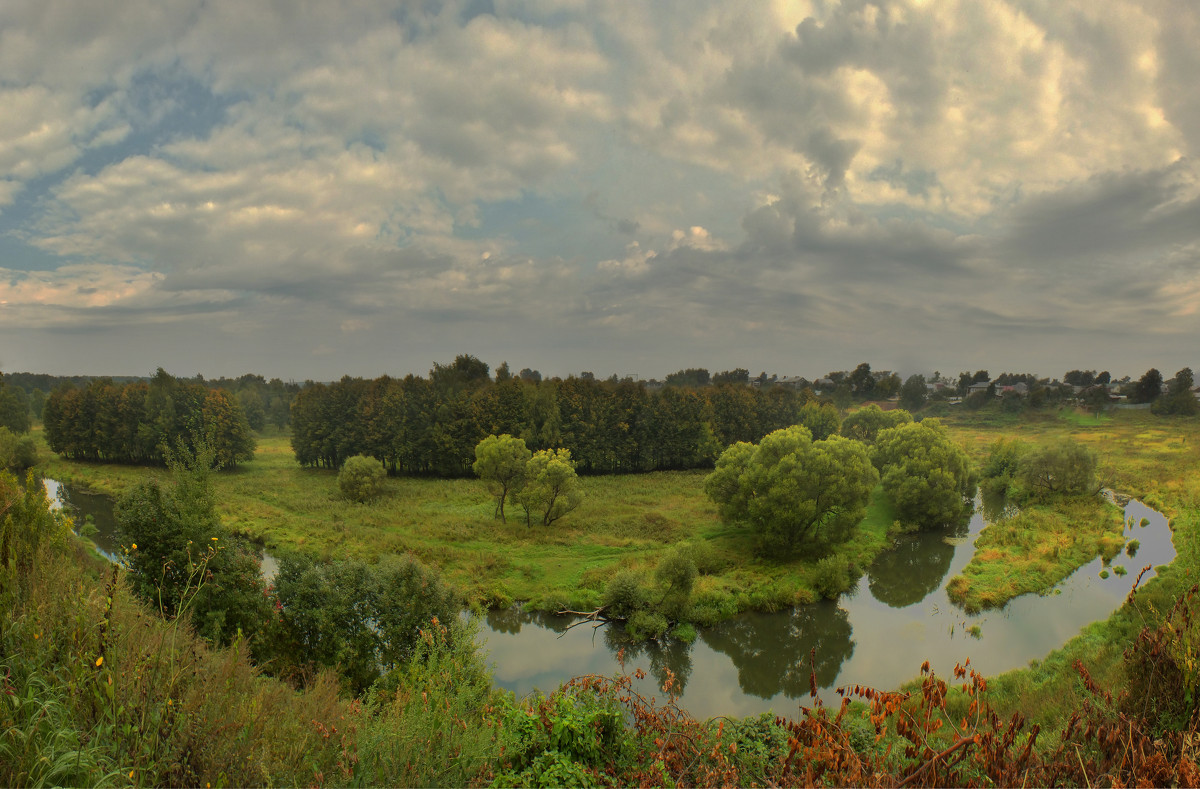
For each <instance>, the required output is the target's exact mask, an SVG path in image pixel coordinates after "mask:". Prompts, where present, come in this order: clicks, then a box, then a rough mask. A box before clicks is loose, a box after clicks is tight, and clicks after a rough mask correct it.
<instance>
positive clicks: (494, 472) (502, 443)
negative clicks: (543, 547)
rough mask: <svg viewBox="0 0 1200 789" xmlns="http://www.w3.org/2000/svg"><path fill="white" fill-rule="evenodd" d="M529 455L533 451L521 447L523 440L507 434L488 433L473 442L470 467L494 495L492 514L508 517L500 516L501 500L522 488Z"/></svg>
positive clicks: (530, 455) (502, 515)
mask: <svg viewBox="0 0 1200 789" xmlns="http://www.w3.org/2000/svg"><path fill="white" fill-rule="evenodd" d="M531 457H533V453H532V452H530V451H529V449H528V448H527V447H526V446H525V440H524V439H521V438H514V437H512V436H510V435H508V434H507V433H505V434H504V435H500V436H494V435H492V436H488V437H487V438H485V439H484V440H482V441H480V442H479V443H478V444H476V445H475V463H474V465H473V466H471V469H472V470H473V471H474V472H475V475H476V476H478V477H479V478H480V479H481V480H483V482H484V484H485V485H487V488H488V492H489V493H491V494H492V495H493V496H495V497H496V517H498V518H499V519H500V520H501V521H503V522H505V523H507V522H508V519H507V518H506V517H505V515H504V502H505V500H506V499H507V498H508V497H509V495H510V494H512V495H515V494H517V493H518V492H519V491H520V490H521V488H522V487H524V485H525V474H526V471H527V466H528V463H529V459H530V458H531Z"/></svg>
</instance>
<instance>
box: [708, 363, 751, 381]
mask: <svg viewBox="0 0 1200 789" xmlns="http://www.w3.org/2000/svg"><path fill="white" fill-rule="evenodd" d="M712 382H713V383H714V384H743V385H744V384H748V383H750V371H749V370H747V369H746V368H744V367H738V368H737V369H736V370H724V371H722V372H719V373H716V374H715V375H713V377H712Z"/></svg>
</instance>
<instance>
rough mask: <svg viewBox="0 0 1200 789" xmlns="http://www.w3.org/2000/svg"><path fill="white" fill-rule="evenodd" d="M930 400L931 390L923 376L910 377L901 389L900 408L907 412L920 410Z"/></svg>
mask: <svg viewBox="0 0 1200 789" xmlns="http://www.w3.org/2000/svg"><path fill="white" fill-rule="evenodd" d="M928 399H929V388H928V387H927V386H926V385H925V376H923V375H910V376H909V377H908V379H907V380H906V381H905V382H904V385H903V386H901V387H900V407H901V408H903V409H904V410H906V411H918V410H920V409H921V408H922V407H923V406H924V405H925V401H926V400H928Z"/></svg>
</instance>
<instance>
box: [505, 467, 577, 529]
mask: <svg viewBox="0 0 1200 789" xmlns="http://www.w3.org/2000/svg"><path fill="white" fill-rule="evenodd" d="M514 499H515V501H516V502H517V503H518V504H520V505H521V506H522V507H523V508H524V509H525V523H526V524H527V525H528V524H531V523H532V522H533V519H534V517H535V516H536V517H537V518H538V520H540V521H541V523H542V525H543V526H549V525H550V524H551V523H554V521H556V520H558V519H559V518H561V517H562V516H564V515H566V514H567V513H568V512H570V511H571V510H573V509H575V508H576V507H578V506H579V505H580V504H581V503H582V502H583V488H582V486H581V485H580V483H579V477H578V476H577V475H576V473H575V464H574V463H572V462H571V451H570V450H569V449H543V450H541V451H539V452H535V453H534V454H533V456H532V457H531V458H529V461H528V462H527V463H526V464H525V484H524V485H523V486H522V487H521V489H520V490H519V491H517V493H516V495H515V496H514Z"/></svg>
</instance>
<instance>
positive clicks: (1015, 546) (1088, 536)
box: [948, 410, 1200, 612]
mask: <svg viewBox="0 0 1200 789" xmlns="http://www.w3.org/2000/svg"><path fill="white" fill-rule="evenodd" d="M949 427H950V429H951V432H952V434H953V435H954V436H955V438H956V439H957V440H958V441H959V442H960V443H962V444H963V445H964V446H965V447H967V448H968V450H969V451H970V452H971V453H972V455H973V458H974V460H975V462H976V463H977V464H978V465H980V466H982V465H983V464H984V463H985V462H986V459H987V454H988V450H989V448H990V447H991V445H992V444H993V443H994V442H995V441H997V440H999V439H1002V438H1003V439H1006V440H1018V441H1021V442H1023V443H1025V444H1027V445H1029V446H1031V447H1032V446H1053V445H1056V444H1061V443H1062V442H1064V441H1067V440H1073V441H1077V442H1079V443H1081V444H1084V445H1086V446H1088V447H1090V448H1091V449H1092V451H1094V452H1095V453H1096V457H1097V459H1098V468H1097V476H1098V479H1099V482H1100V484H1101V485H1103V486H1105V487H1108V488H1111V489H1113V490H1115V491H1118V492H1120V493H1124V494H1127V495H1133V496H1135V497H1138V498H1146V497H1147V496H1150V497H1151V498H1150V499H1148V500H1147V502H1146V503H1148V504H1150V505H1151V506H1155V507H1157V506H1158V505H1157V504H1156V502H1157V501H1158V499H1157V498H1155V497H1156V496H1157V493H1156V487H1157V486H1158V485H1160V484H1162V485H1168V486H1169V485H1171V484H1172V481H1173V480H1177V479H1178V476H1177V475H1178V474H1182V473H1184V471H1185V469H1186V453H1184V450H1185V449H1186V448H1187V447H1188V446H1191V445H1194V442H1195V440H1196V439H1197V438H1198V437H1200V424H1198V423H1197V422H1196V421H1195V420H1170V419H1168V420H1164V419H1162V418H1160V417H1156V416H1153V415H1151V414H1149V413H1146V412H1142V411H1136V412H1135V411H1124V412H1116V413H1114V414H1111V415H1109V414H1106V415H1101V416H1095V415H1091V414H1081V413H1079V412H1076V411H1073V410H1064V411H1061V412H1058V413H1047V414H1033V415H1027V416H1023V417H1021V418H1020V419H1015V418H1013V417H1011V416H1010V415H1007V414H993V415H982V416H977V415H971V414H964V415H962V416H961V417H960V418H958V419H955V420H953V421H951V422H949ZM1181 453H1182V454H1181ZM1147 464H1151V465H1153V464H1159V465H1160V467H1162V469H1163V472H1164V473H1163V474H1162V475H1161V476H1160V477H1159V478H1157V479H1155V478H1153V476H1154V475H1148V474H1146V473H1145V471H1146V468H1145V467H1146V466H1147ZM1176 466H1177V467H1176ZM1124 547H1125V538H1124V536H1123V519H1122V515H1121V511H1120V509H1119V508H1118V507H1116V506H1114V505H1113V504H1110V503H1107V502H1105V501H1104V500H1103V499H1102V498H1101V497H1099V496H1091V497H1081V498H1060V499H1056V500H1054V501H1052V502H1049V503H1031V504H1029V505H1027V506H1026V507H1025V508H1024V509H1023V510H1022V512H1021V513H1020V514H1019V515H1017V516H1015V517H1012V518H1007V519H1003V520H999V521H997V522H995V523H992V524H991V525H989V526H988V527H987V528H986V529H984V531H983V532H982V533H981V534H980V536H979V538H978V540H977V541H976V543H975V548H976V550H975V555H974V556H973V557H972V558H971V561H970V563H968V564H967V566H966V567H965V568H964V569H963V572H962V574H961V575H959V576H956V577H955V578H953V579H951V581H950V583H949V586H948V592H949V594H950V597H951V599H952V600H954V601H955V602H956V603H958V604H959V605H961V606H963V608H964V609H966V610H967V611H972V612H973V611H979V610H981V609H985V608H992V607H999V606H1003V605H1004V604H1005V603H1007V602H1008V601H1009V600H1011V599H1012V598H1014V597H1016V596H1018V595H1022V594H1028V593H1038V592H1043V591H1046V590H1047V589H1050V588H1052V587H1053V586H1054V585H1055V584H1056V583H1058V582H1059V581H1061V580H1062V579H1064V578H1066V577H1067V576H1069V575H1070V574H1071V573H1072V572H1074V571H1075V570H1076V569H1078V568H1079V567H1082V566H1083V565H1085V564H1087V563H1088V562H1090V561H1091V560H1092V559H1094V558H1095V557H1096V556H1097V555H1100V556H1104V557H1105V558H1112V557H1114V556H1115V555H1117V554H1118V553H1120V551H1121V550H1122V549H1123V548H1124ZM1135 563H1136V562H1135ZM1131 580H1132V579H1131Z"/></svg>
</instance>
